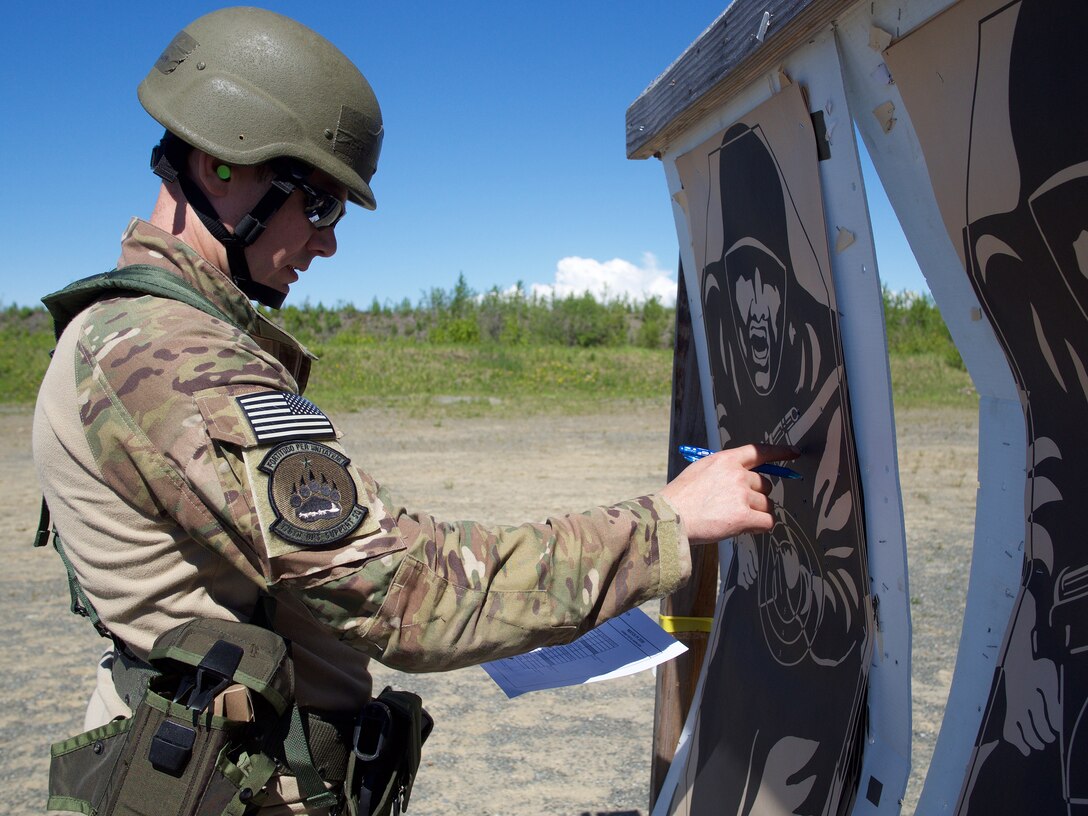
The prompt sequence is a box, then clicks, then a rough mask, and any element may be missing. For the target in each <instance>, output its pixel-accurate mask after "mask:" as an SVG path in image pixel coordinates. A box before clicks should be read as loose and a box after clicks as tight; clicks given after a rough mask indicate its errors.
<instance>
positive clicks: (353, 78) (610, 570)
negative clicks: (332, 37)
mask: <svg viewBox="0 0 1088 816" xmlns="http://www.w3.org/2000/svg"><path fill="white" fill-rule="evenodd" d="M139 98H140V101H141V103H142V104H143V106H144V107H145V108H146V109H147V111H148V112H149V113H150V114H151V115H152V116H153V117H154V118H155V119H156V120H158V121H159V122H160V123H161V124H162V125H163V126H164V127H165V128H166V134H165V136H164V138H163V140H162V142H161V143H160V144H159V145H158V146H157V147H156V149H155V151H154V153H153V157H152V161H153V167H154V170H155V172H156V174H158V175H159V176H160V177H161V179H162V184H161V188H160V192H159V197H158V200H157V202H156V204H155V207H154V210H153V212H152V214H151V217H150V219H149V220H148V221H143V220H134V221H133V222H132V223H131V224H130V225H129V227H128V229H127V230H126V231H125V233H124V236H123V240H122V246H121V256H120V261H119V262H118V267H119V271H115V272H114V273H113V274H107V275H105V276H96V277H95V278H93V279H89V280H88V281H83V282H79V283H77V284H74V285H73V286H71V287H68V288H67V289H66V290H62V292H60V293H57V294H55V295H53V296H50V297H49V298H46V302H47V304H48V305H49V306H50V310H51V312H52V313H53V314H54V316H55V318H56V319H57V323H58V331H59V330H60V328H62V327H64V326H65V325H66V328H64V330H63V333H61V334H60V337H59V340H58V345H57V349H56V352H55V354H54V357H53V361H52V364H51V365H50V367H49V371H48V373H47V374H46V377H45V380H44V382H43V384H42V387H41V392H40V395H39V399H38V403H37V408H36V413H35V420H34V453H35V459H36V462H37V467H38V472H39V478H40V481H41V485H42V490H43V492H44V495H45V498H46V501H47V503H48V507H49V510H50V511H51V513H52V522H53V528H54V529H55V531H56V534H57V537H58V538H59V539H60V541H61V542H62V544H58V548H59V549H61V550H62V554H63V555H65V556H66V559H67V563H68V564H69V565H70V572H71V574H72V575H73V587H74V590H75V592H76V593H77V594H78V595H79V597H80V598H81V603H83V605H84V606H85V607H86V608H87V610H88V611H89V613H90V614H91V615H92V616H95V615H96V616H97V620H98V621H99V623H100V625H101V627H102V629H103V630H104V631H108V633H109V635H110V636H111V637H112V638H113V640H114V647H113V648H112V649H110V650H109V651H108V652H107V653H106V655H105V656H104V658H103V659H102V661H101V664H100V668H99V675H98V684H97V688H96V689H95V691H94V694H93V696H92V699H91V702H90V705H89V707H88V711H87V716H86V722H85V726H86V728H87V729H94V728H97V727H107V726H105V725H104V724H108V723H111V722H112V721H114V720H115V719H116V718H122V719H120V720H116V721H117V722H123V721H125V720H126V718H129V717H131V716H132V715H133V709H135V708H136V707H137V705H138V703H139V701H140V699H141V697H140V695H141V694H142V693H143V689H145V688H146V685H147V683H146V676H147V674H146V672H145V673H144V674H142V675H141V674H140V672H141V671H143V670H146V668H147V662H146V661H148V659H149V655H151V654H152V651H151V650H152V647H153V644H154V643H155V641H156V639H157V638H159V637H160V636H162V635H163V634H164V633H167V632H170V631H171V630H174V628H175V627H177V626H178V624H183V623H185V622H187V621H194V620H206V619H210V620H213V621H243V622H244V621H256V622H258V623H260V624H261V625H262V626H264V627H267V628H268V629H271V630H272V631H274V632H275V633H276V634H277V635H280V636H282V637H283V638H285V639H286V640H287V641H289V643H290V653H291V658H292V659H293V664H294V689H293V696H294V700H295V702H296V703H297V706H298V709H299V711H301V712H302V716H303V718H304V719H306V720H307V723H308V724H307V726H306V729H305V730H306V731H307V733H308V734H309V737H310V740H311V741H313V738H314V734H315V733H316V731H317V730H318V729H319V727H320V725H321V723H322V722H328V723H331V724H332V726H333V731H334V735H336V736H338V738H339V739H338V740H333V741H334V742H338V744H340V745H341V748H340V749H338V750H340V751H341V752H343V751H348V752H349V753H350V748H351V747H352V746H355V747H358V744H359V743H358V740H359V739H360V738H359V736H358V731H356V732H355V734H354V736H352V733H351V727H352V726H353V725H354V724H356V723H358V722H359V721H358V719H357V714H358V712H359V711H360V710H361V709H362V708H363V707H364V704H366V703H367V702H368V700H370V699H371V696H372V689H371V679H370V675H369V673H368V671H367V663H368V661H369V659H371V658H373V659H376V660H379V661H380V662H382V663H384V664H386V665H389V666H392V667H395V668H399V669H407V670H412V671H437V670H444V669H453V668H457V667H460V666H465V665H470V664H473V663H478V662H480V661H484V660H491V659H495V658H498V657H502V656H505V655H511V654H515V653H519V652H523V651H526V650H529V649H532V648H535V647H537V646H542V645H547V644H553V643H558V642H565V641H569V640H572V639H573V638H575V637H577V636H578V635H579V634H581V633H583V632H585V631H586V630H588V629H589V628H591V627H593V626H595V625H597V624H599V623H601V622H603V621H604V620H606V619H608V618H610V617H612V616H615V615H618V614H620V613H622V612H624V611H626V610H628V609H630V608H632V607H634V606H636V605H638V604H640V603H642V602H643V601H645V600H647V599H650V598H654V597H658V596H661V595H665V594H667V593H670V592H672V591H673V590H675V589H676V588H677V587H679V586H680V585H682V584H683V583H684V581H685V580H686V579H687V577H688V574H689V571H690V555H689V549H688V548H689V543H699V542H711V541H716V540H718V539H721V538H725V537H729V536H732V535H734V534H737V533H740V532H745V531H765V530H769V529H770V528H771V527H772V525H773V517H772V515H771V509H772V508H771V503H770V500H769V499H768V498H767V495H766V494H767V492H768V489H769V485H768V483H767V481H766V480H765V479H764V478H763V477H762V476H760V475H758V474H755V473H752V472H751V471H750V468H752V467H754V466H756V465H758V464H761V463H764V462H768V461H772V460H780V459H785V458H792V457H793V456H795V455H796V453H797V452H796V450H795V449H793V448H788V447H783V446H771V445H766V446H752V445H748V446H745V447H741V448H736V449H733V450H730V451H726V452H723V453H721V454H718V455H715V456H712V457H708V458H707V459H705V460H703V461H700V462H698V463H696V464H694V465H692V466H691V467H690V468H689V469H688V470H686V471H685V472H684V473H683V474H682V475H681V476H680V477H678V478H677V479H676V480H674V481H673V482H672V483H670V484H669V485H667V486H666V487H664V488H663V489H662V490H661V491H660V492H658V493H657V494H655V495H648V496H642V497H639V498H636V499H633V500H630V501H625V502H621V503H619V504H616V505H613V506H611V507H601V508H596V509H593V510H589V511H587V512H584V513H580V514H575V515H569V516H564V517H561V518H554V519H550V520H548V521H546V522H544V523H539V524H524V525H521V526H516V527H502V528H487V527H483V526H481V525H478V524H474V523H471V522H458V523H456V524H448V523H444V522H441V521H438V520H436V519H434V518H432V517H430V516H428V515H425V514H416V513H408V512H407V511H405V510H404V509H403V508H400V507H397V506H395V505H394V504H393V503H392V501H391V500H390V498H389V497H388V495H387V494H386V493H385V491H383V489H382V488H381V487H380V485H379V484H378V483H377V482H375V480H374V479H373V478H371V476H370V475H368V474H367V473H365V472H363V471H362V470H360V469H359V468H358V467H356V465H355V463H353V461H352V459H351V457H350V455H349V453H348V451H349V450H350V444H349V443H347V442H345V444H343V445H342V444H341V441H340V439H339V437H340V434H339V433H338V432H337V430H336V426H335V423H334V422H333V421H332V420H331V419H330V418H329V417H327V416H326V415H325V414H324V413H323V412H322V411H321V410H320V409H319V408H318V407H317V406H315V405H314V404H313V403H311V402H309V401H308V400H306V399H305V398H303V397H301V396H300V394H301V392H302V390H303V389H304V388H305V385H306V381H307V378H308V374H309V369H310V361H311V359H312V358H311V356H310V355H309V353H308V352H307V351H306V350H305V349H304V348H302V347H301V346H300V345H299V344H298V343H297V342H296V341H295V340H294V339H293V338H291V337H290V336H289V335H287V334H286V333H284V332H283V331H281V330H280V329H278V328H276V327H275V326H274V325H272V324H271V323H270V322H269V321H267V320H266V319H265V318H264V317H263V316H262V315H261V314H260V313H259V312H258V311H257V310H256V309H255V308H254V306H253V305H252V304H251V303H250V301H251V300H256V301H258V302H260V303H263V304H265V305H267V306H270V307H273V308H275V307H278V306H279V305H280V304H281V303H282V302H283V299H284V297H286V295H287V293H288V291H289V289H290V286H291V284H292V283H294V282H295V281H296V280H297V279H298V276H299V273H300V272H302V271H305V270H306V269H307V268H308V266H309V265H310V263H311V262H312V261H313V260H314V259H315V258H318V257H328V256H331V255H332V254H333V253H334V252H335V251H336V237H335V226H336V223H337V221H338V220H339V219H340V217H341V216H342V215H343V214H344V211H345V208H346V204H347V202H348V201H350V202H352V203H354V204H357V205H361V206H362V207H364V208H367V209H374V207H375V200H374V195H373V193H372V191H371V188H370V180H371V177H372V176H373V174H374V171H375V169H376V166H377V160H378V153H379V150H380V147H381V141H382V136H383V129H382V119H381V112H380V110H379V107H378V102H377V100H376V98H375V96H374V93H373V91H372V90H371V88H370V86H369V84H368V83H367V81H366V79H365V78H364V77H363V75H362V74H361V73H360V72H359V71H358V70H357V69H356V67H355V66H354V65H353V64H352V63H351V62H350V61H349V60H348V59H347V58H346V57H345V56H344V55H343V54H342V53H341V52H340V51H338V50H337V49H336V48H335V47H334V46H333V45H332V44H330V43H329V42H327V41H326V40H325V39H323V38H322V37H320V36H319V35H317V34H315V33H314V32H312V31H310V30H309V29H307V28H305V27H303V26H302V25H299V24H298V23H296V22H293V21H292V20H289V19H287V18H284V17H282V16H279V15H277V14H273V13H271V12H267V11H261V10H258V9H251V8H232V9H224V10H221V11H217V12H213V13H211V14H208V15H206V16H204V17H202V18H200V19H198V20H196V21H195V22H193V23H192V24H191V25H189V26H188V27H187V28H186V29H185V30H183V31H182V32H181V33H179V34H178V35H177V36H176V37H175V38H174V40H173V41H172V42H171V43H170V44H169V45H168V46H167V48H166V50H165V51H164V52H163V54H162V56H161V57H160V58H159V60H158V62H157V63H156V64H155V65H154V67H153V68H152V69H151V71H150V73H149V74H148V76H147V77H146V78H145V79H144V81H143V82H142V83H141V85H140V87H139ZM209 654H210V652H209ZM202 666H203V668H204V669H205V670H207V671H208V672H210V673H212V674H214V671H213V668H214V667H213V666H212V665H211V662H210V661H209V658H207V657H205V659H204V660H203V662H202ZM134 674H135V676H137V677H140V678H141V681H142V685H141V683H136V684H133V683H132V682H131V678H132V676H134ZM229 676H230V675H229V673H226V672H224V677H229ZM176 693H177V695H179V696H176V697H175V700H174V702H175V703H177V702H178V700H179V699H182V701H184V695H183V693H182V690H181V689H180V688H179V689H178V690H177V692H176ZM258 713H259V712H258ZM255 716H256V715H255ZM257 719H259V716H258V717H257ZM194 722H195V719H194ZM92 733H98V732H92ZM345 734H346V735H347V736H345ZM156 740H159V743H158V744H159V748H160V749H162V748H163V745H166V748H167V749H170V750H173V749H174V748H175V747H176V746H175V745H174V743H171V742H170V739H169V734H166V735H165V736H164V734H163V732H162V731H160V732H159V733H158V735H157V736H156ZM84 744H85V743H84ZM344 745H346V746H347V747H346V748H345V747H343V746H344ZM183 747H184V746H183ZM126 750H128V749H126ZM96 753H101V752H100V751H96ZM182 753H184V751H182ZM334 753H335V751H334ZM106 754H109V750H106ZM55 755H56V752H55ZM314 759H315V762H314V765H315V766H317V765H324V766H326V767H324V768H322V770H323V773H322V774H321V777H322V785H323V786H327V787H328V788H329V790H332V791H333V793H332V794H328V792H327V791H326V790H325V788H324V787H322V789H321V791H319V792H315V791H314V789H313V785H312V784H308V783H307V782H306V780H305V779H304V778H303V776H304V775H303V774H302V773H300V772H298V773H293V772H296V771H297V770H298V769H297V768H296V767H295V763H294V761H292V760H291V759H290V756H288V759H287V761H286V762H277V763H276V764H275V768H274V770H270V771H269V773H270V774H271V776H270V778H268V780H267V782H266V783H265V784H263V785H262V786H260V788H259V789H257V790H253V789H250V788H243V790H242V793H241V794H239V795H238V796H235V798H234V800H233V801H234V802H235V805H232V807H237V808H238V809H237V811H231V812H243V810H245V812H250V810H252V809H253V808H254V807H256V806H258V805H259V806H260V807H261V811H260V812H261V813H287V812H293V813H296V812H313V813H317V812H321V813H324V812H337V811H338V810H339V809H340V808H341V807H343V805H344V804H345V800H352V797H353V796H357V794H358V791H352V790H350V788H351V785H350V784H347V783H345V781H344V770H343V762H342V760H343V757H342V756H341V757H340V761H335V760H334V761H332V762H324V763H319V762H317V761H316V759H317V757H316V756H315V757H314ZM160 760H161V755H160ZM237 761H238V762H241V760H237ZM417 761H418V757H417ZM122 764H124V763H122ZM152 765H155V768H156V769H158V770H161V768H160V766H159V765H157V764H156V763H155V761H154V756H152ZM132 767H133V768H136V767H137V765H133V766H132ZM240 767H241V765H240ZM330 767H331V768H333V770H331V771H330V770H329V768H330ZM337 768H339V770H337ZM130 773H136V771H130ZM141 784H142V783H141ZM147 789H148V790H152V789H154V788H152V787H148V788H147ZM247 791H248V794H247ZM58 796H60V795H59V794H58ZM239 796H240V797H241V798H239ZM76 798H78V797H76ZM206 798H213V797H211V796H210V794H209V795H208V797H206ZM239 801H240V802H241V803H242V804H240V805H239V804H237V803H238V802H239ZM348 803H349V804H351V806H352V807H356V806H357V805H355V804H352V803H351V802H350V801H349V802H348ZM65 804H68V805H70V804H71V798H68V799H65V798H63V797H60V798H57V799H56V801H54V800H52V799H51V806H54V807H55V806H57V805H60V806H62V807H63V806H65ZM201 807H204V805H203V804H202V805H201ZM208 807H211V806H210V805H209V806H208ZM361 811H362V812H367V807H366V806H363V807H362V808H361ZM85 812H86V811H85ZM189 812H200V813H205V812H207V813H211V812H221V809H210V810H199V809H198V810H196V811H189ZM223 812H226V811H223Z"/></svg>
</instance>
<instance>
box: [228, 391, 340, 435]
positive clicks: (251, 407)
mask: <svg viewBox="0 0 1088 816" xmlns="http://www.w3.org/2000/svg"><path fill="white" fill-rule="evenodd" d="M238 405H239V407H240V408H241V409H242V413H244V414H245V415H246V419H248V420H249V424H250V426H252V428H253V433H254V434H256V436H257V441H258V442H274V441H276V440H278V439H330V438H333V437H335V436H336V431H335V430H334V429H333V427H332V423H331V422H330V421H329V418H328V417H327V416H325V414H323V413H322V412H321V409H320V408H318V407H317V406H316V405H314V404H313V403H312V402H310V401H309V400H308V399H306V398H305V397H300V396H299V395H298V394H288V393H285V392H283V391H261V392H259V393H257V394H247V395H246V396H244V397H238Z"/></svg>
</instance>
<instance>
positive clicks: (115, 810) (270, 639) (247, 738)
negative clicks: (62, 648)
mask: <svg viewBox="0 0 1088 816" xmlns="http://www.w3.org/2000/svg"><path fill="white" fill-rule="evenodd" d="M118 295H121V296H140V295H153V296H156V297H164V298H170V299H172V300H177V301H180V302H182V303H186V304H188V305H189V306H192V307H193V308H196V309H199V310H200V311H202V312H204V313H206V314H209V315H211V316H212V317H215V318H217V319H219V320H222V321H223V322H225V323H227V324H228V325H231V326H234V327H236V328H238V329H239V330H240V331H246V329H245V327H242V326H239V325H238V323H237V322H236V321H234V320H232V319H231V318H230V317H228V316H227V315H226V314H225V313H224V312H223V311H222V310H221V309H219V308H218V307H217V306H216V305H215V304H214V303H212V301H210V300H209V299H208V298H207V297H206V296H204V295H203V294H202V293H201V292H199V291H197V290H196V289H194V288H193V287H191V286H190V285H189V284H188V283H186V282H185V281H183V280H182V279H180V278H177V277H174V276H172V275H169V274H164V273H163V270H161V269H159V268H157V267H154V266H146V265H133V266H126V267H122V268H121V269H115V270H113V271H111V272H107V273H104V274H101V275H94V276H92V277H89V278H84V279H82V280H79V281H76V282H75V283H73V284H70V285H69V286H67V287H65V288H64V289H61V290H60V291H58V292H55V293H53V294H51V295H47V296H46V297H44V298H42V302H43V303H44V304H45V305H46V307H47V308H48V309H49V312H50V314H51V315H52V316H53V321H54V332H55V334H56V336H57V337H58V338H59V337H60V335H61V333H62V332H63V331H64V328H65V327H66V326H67V325H68V323H69V322H71V320H72V319H73V318H74V317H76V315H78V314H79V313H80V312H82V311H83V310H84V309H86V308H87V307H88V306H90V305H91V304H92V303H94V302H96V301H98V300H100V299H103V298H106V297H116V296H118ZM307 370H308V364H307ZM297 379H298V378H297V377H296V380H297ZM303 382H304V380H303ZM301 385H302V383H300V387H301ZM50 535H52V541H53V546H54V548H55V549H56V551H57V553H58V554H59V555H60V558H61V560H62V561H63V562H64V566H65V570H66V572H67V574H68V588H69V592H70V595H71V609H72V611H73V612H75V613H76V614H79V615H82V616H84V617H87V618H89V619H90V621H91V622H92V623H93V624H94V626H95V628H96V629H97V630H98V632H99V634H101V635H103V636H105V637H109V638H111V639H112V640H113V641H114V646H115V648H114V663H113V677H114V684H115V686H116V687H117V690H118V694H120V695H121V696H122V697H123V699H124V700H125V702H126V703H127V704H128V705H129V707H130V709H132V711H133V715H132V716H131V717H128V718H118V719H115V720H113V721H112V722H110V723H107V724H106V725H104V726H101V727H100V728H96V729H93V730H91V731H88V732H85V733H83V734H79V735H77V736H75V737H71V738H70V739H67V740H64V741H62V742H58V743H55V744H54V745H53V746H52V747H51V749H50V754H51V762H50V769H49V801H48V804H47V809H48V810H59V811H73V812H77V813H83V814H87V815H88V816H168V815H173V814H176V816H244V814H248V813H252V812H254V811H255V810H256V809H257V808H258V807H259V806H260V804H261V802H262V800H263V795H262V792H263V790H264V789H265V786H266V785H267V783H268V781H269V780H270V779H271V777H272V776H273V774H276V773H280V774H291V775H293V776H295V778H296V782H297V783H298V788H299V791H300V793H301V795H302V797H303V799H304V801H305V804H306V806H307V808H310V809H318V808H327V809H328V811H329V813H330V814H332V816H337V814H341V813H343V812H345V811H346V812H347V813H349V814H351V816H365V815H366V814H380V815H381V816H385V814H389V813H396V814H399V813H400V812H401V811H402V810H403V809H406V808H407V805H408V800H409V797H410V795H411V790H412V784H413V781H414V779H415V774H416V771H417V769H418V767H419V761H420V750H421V747H422V745H423V742H424V741H425V740H426V739H427V736H428V735H429V734H430V731H431V727H432V725H433V721H432V720H431V718H430V715H428V714H427V712H426V711H425V710H424V709H423V707H422V703H421V700H420V698H419V697H418V696H417V695H415V694H412V693H410V692H405V691H393V690H392V689H390V688H386V689H385V690H384V691H383V692H382V693H381V694H380V695H379V696H378V697H377V698H376V699H373V700H371V701H370V702H368V703H367V704H366V705H364V706H363V709H362V711H360V712H358V713H357V714H354V715H349V716H347V717H337V718H329V717H327V716H319V715H317V714H316V713H315V712H312V711H308V710H306V709H302V708H300V707H299V706H298V705H296V704H295V702H294V671H293V664H292V661H291V656H290V644H289V643H288V642H286V641H285V640H284V639H283V638H281V637H280V636H279V635H277V634H276V633H275V632H274V631H272V630H271V629H270V628H268V626H266V625H258V624H265V623H268V622H270V621H271V615H270V614H265V612H266V610H267V609H268V605H269V604H270V603H271V601H270V599H269V598H267V597H266V598H265V599H264V600H265V601H266V602H267V603H261V604H259V605H258V609H257V615H256V617H255V620H254V622H252V623H238V622H234V621H227V620H215V619H197V620H193V621H189V622H188V623H185V624H182V625H181V626H178V627H176V628H174V629H171V630H169V631H168V632H165V633H163V634H162V635H160V636H159V637H158V638H157V639H156V641H155V644H154V646H153V647H152V650H151V653H150V655H149V657H148V661H147V662H146V663H144V662H143V661H141V660H139V659H137V658H135V657H134V656H133V655H132V654H131V652H129V651H128V649H127V648H126V647H125V644H124V643H123V642H121V641H120V639H118V638H117V637H115V636H114V635H113V634H112V633H111V632H110V631H109V629H108V628H107V627H106V626H105V625H104V623H103V622H102V621H101V619H100V618H99V616H98V614H97V613H96V612H95V609H94V606H93V604H92V603H91V602H90V599H89V598H88V597H87V595H86V594H85V593H84V592H83V589H82V587H80V585H79V581H78V579H77V576H76V574H75V570H74V568H73V566H72V563H71V561H70V560H69V559H68V557H67V555H66V554H65V552H64V544H63V542H62V541H61V539H60V537H59V536H58V535H57V534H56V531H55V530H51V529H50V523H49V509H48V507H47V506H46V504H45V501H44V500H43V501H42V514H41V519H40V521H39V524H38V531H37V534H36V536H35V539H34V546H36V547H41V546H45V544H46V543H48V541H49V538H50Z"/></svg>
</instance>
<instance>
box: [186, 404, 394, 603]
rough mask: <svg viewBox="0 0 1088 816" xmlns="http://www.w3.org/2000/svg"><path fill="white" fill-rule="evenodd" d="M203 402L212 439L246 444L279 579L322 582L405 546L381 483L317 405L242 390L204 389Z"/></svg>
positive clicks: (256, 502)
mask: <svg viewBox="0 0 1088 816" xmlns="http://www.w3.org/2000/svg"><path fill="white" fill-rule="evenodd" d="M281 398H283V399H281ZM300 400H301V401H300ZM196 401H197V405H198V407H199V409H200V412H201V415H202V417H203V419H204V422H205V424H206V425H207V428H208V433H209V435H210V436H211V437H212V439H214V440H216V441H218V442H219V443H221V444H226V445H231V446H235V447H237V448H240V449H241V454H242V461H243V463H244V467H245V472H246V479H245V481H246V483H247V485H248V487H249V490H250V494H251V495H250V498H251V500H252V503H253V507H254V508H255V509H256V512H257V520H258V524H259V527H260V531H261V534H262V536H263V539H264V549H265V552H266V557H267V559H268V562H269V564H270V566H271V572H272V575H271V577H272V579H273V581H276V580H282V579H292V580H299V579H305V580H303V581H302V582H303V583H306V584H311V583H321V582H323V581H326V580H331V579H332V578H334V577H337V576H338V575H341V574H343V573H344V572H345V571H348V570H351V569H357V568H358V566H359V565H360V564H361V563H363V562H364V561H369V560H370V559H372V558H376V557H380V556H384V555H388V554H390V553H393V552H396V551H398V550H403V549H404V548H405V545H404V544H403V542H402V541H401V539H400V537H399V536H397V535H395V534H389V531H392V529H393V525H392V522H391V520H390V518H389V516H388V514H387V512H386V510H385V507H384V505H383V504H382V502H381V501H380V500H379V499H378V496H377V484H376V483H375V482H374V480H373V479H371V478H370V477H369V476H367V475H366V474H365V473H363V472H361V471H360V470H358V468H357V467H356V466H355V464H354V463H353V462H352V461H351V458H350V457H349V456H348V455H347V453H346V452H345V451H344V449H343V448H342V447H341V446H340V444H339V443H338V442H337V440H336V437H337V436H338V435H339V434H338V432H337V430H336V428H335V426H334V425H333V424H332V421H331V420H330V419H329V418H328V417H327V416H326V415H325V414H324V412H322V411H321V410H320V409H319V408H317V406H315V405H313V403H310V402H309V401H308V400H302V398H300V397H297V396H296V395H293V394H285V392H279V391H269V390H264V391H261V390H254V389H252V388H249V389H239V388H237V387H228V388H222V389H209V390H208V391H203V392H200V393H199V394H198V395H196Z"/></svg>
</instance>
